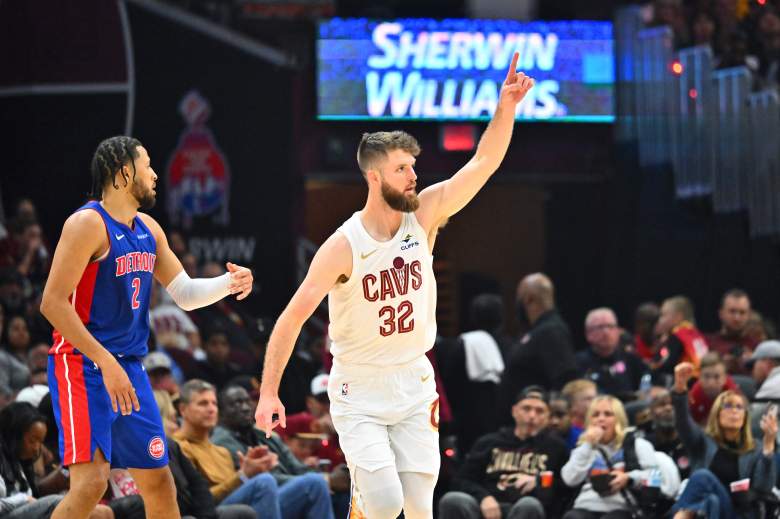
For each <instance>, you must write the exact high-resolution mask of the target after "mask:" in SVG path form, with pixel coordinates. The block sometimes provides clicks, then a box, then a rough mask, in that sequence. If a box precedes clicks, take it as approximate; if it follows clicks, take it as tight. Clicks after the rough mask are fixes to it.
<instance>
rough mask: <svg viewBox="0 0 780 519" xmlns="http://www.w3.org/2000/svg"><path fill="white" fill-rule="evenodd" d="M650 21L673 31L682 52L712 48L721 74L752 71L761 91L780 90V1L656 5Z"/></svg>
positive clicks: (686, 0) (664, 0)
mask: <svg viewBox="0 0 780 519" xmlns="http://www.w3.org/2000/svg"><path fill="white" fill-rule="evenodd" d="M645 19H646V21H647V22H648V24H650V25H667V26H669V27H670V28H671V29H672V31H673V33H674V44H675V46H676V47H677V48H683V47H691V46H695V45H709V46H710V47H711V48H712V50H713V55H714V59H715V63H714V64H715V67H716V68H729V67H741V66H744V67H747V68H748V69H749V70H750V72H751V73H752V75H753V78H754V86H755V87H756V89H761V88H766V87H775V88H776V87H777V86H778V81H780V77H779V76H778V68H779V67H780V2H778V1H777V0H654V1H653V2H652V3H650V4H648V5H647V9H646V10H645Z"/></svg>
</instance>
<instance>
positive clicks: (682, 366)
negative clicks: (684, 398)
mask: <svg viewBox="0 0 780 519" xmlns="http://www.w3.org/2000/svg"><path fill="white" fill-rule="evenodd" d="M692 376H693V364H691V363H690V362H681V363H679V364H677V365H676V366H675V367H674V390H675V391H677V392H678V393H684V392H685V391H688V381H689V380H690V379H691V377H692Z"/></svg>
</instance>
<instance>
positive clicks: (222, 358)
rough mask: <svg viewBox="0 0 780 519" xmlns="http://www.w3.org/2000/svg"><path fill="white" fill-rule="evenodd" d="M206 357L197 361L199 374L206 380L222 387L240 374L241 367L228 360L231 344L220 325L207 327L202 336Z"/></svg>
mask: <svg viewBox="0 0 780 519" xmlns="http://www.w3.org/2000/svg"><path fill="white" fill-rule="evenodd" d="M204 338H205V343H204V349H205V351H206V359H205V360H202V361H199V362H198V363H197V366H198V370H200V372H201V376H202V377H203V379H204V380H206V381H207V382H210V383H211V384H214V386H216V387H217V389H222V388H223V387H224V386H225V385H227V383H228V382H230V381H231V380H233V379H234V378H236V377H237V376H239V375H241V374H242V371H241V368H239V367H238V366H237V365H235V364H233V363H232V362H230V361H229V360H228V358H229V357H230V348H231V344H230V342H228V334H227V333H226V332H225V330H224V329H222V328H220V327H213V328H210V329H207V331H206V334H205V336H204Z"/></svg>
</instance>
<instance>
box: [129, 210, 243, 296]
mask: <svg viewBox="0 0 780 519" xmlns="http://www.w3.org/2000/svg"><path fill="white" fill-rule="evenodd" d="M138 216H139V217H140V218H141V219H142V220H143V222H144V223H145V224H146V226H147V227H149V230H151V231H152V234H153V235H154V239H155V241H156V242H157V260H156V261H155V264H154V278H155V279H156V280H157V281H158V282H159V283H160V284H161V285H162V286H164V287H165V288H166V289H168V291H169V292H172V288H170V287H172V283H174V282H176V283H175V284H174V287H173V288H175V287H176V285H179V286H181V288H180V290H179V291H180V292H182V294H181V295H180V296H179V297H175V296H174V294H171V295H172V296H174V301H176V303H177V304H179V306H181V307H182V308H184V309H185V310H194V309H195V308H200V307H203V306H207V305H209V304H211V303H214V302H216V301H218V300H220V299H222V298H223V297H225V296H226V295H227V294H238V296H237V299H238V300H241V299H244V298H246V297H247V296H248V295H249V294H250V293H251V292H252V281H253V278H252V271H251V270H249V269H248V268H246V267H241V266H239V265H235V264H234V263H230V262H228V263H227V264H226V267H227V269H228V274H227V275H226V277H225V279H224V280H219V278H214V279H211V280H198V279H195V280H193V279H190V278H189V276H187V275H186V273H185V272H184V267H183V266H182V264H181V261H180V260H179V258H177V257H176V254H174V253H173V251H172V250H171V247H170V246H169V245H168V238H167V237H166V236H165V232H163V230H162V227H161V226H160V224H159V223H157V221H156V220H155V219H154V218H152V217H151V216H149V215H148V214H144V213H138ZM193 282H195V286H193V285H192V283H193ZM198 285H200V286H198ZM193 290H194V291H195V292H199V293H196V294H192V293H191V292H192V291H193ZM225 290H226V291H227V293H225ZM183 291H187V292H189V293H184V292H183Z"/></svg>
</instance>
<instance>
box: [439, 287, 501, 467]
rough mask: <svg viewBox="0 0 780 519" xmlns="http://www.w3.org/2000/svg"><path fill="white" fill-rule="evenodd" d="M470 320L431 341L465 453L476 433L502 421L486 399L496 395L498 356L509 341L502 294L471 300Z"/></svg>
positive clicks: (457, 435)
mask: <svg viewBox="0 0 780 519" xmlns="http://www.w3.org/2000/svg"><path fill="white" fill-rule="evenodd" d="M469 322H470V329H471V331H468V332H466V333H463V334H461V335H460V336H458V337H456V338H453V339H440V340H437V343H436V360H437V361H438V365H439V369H440V371H441V375H442V381H443V382H444V386H445V387H446V388H447V396H448V397H449V400H450V402H451V403H452V413H453V417H454V419H455V420H454V429H453V431H452V432H453V434H455V435H456V437H457V442H458V450H459V451H460V452H468V451H469V449H471V446H472V445H473V444H474V442H475V441H476V439H477V438H479V437H480V436H483V435H485V434H487V433H489V432H493V431H495V430H496V429H497V428H498V426H499V424H500V423H501V422H500V419H499V415H498V411H499V409H498V406H486V405H485V402H491V401H492V402H495V401H496V400H497V398H498V396H499V384H500V383H501V376H502V375H503V373H504V359H503V355H504V352H505V351H508V350H509V347H510V345H511V341H510V340H509V339H508V338H507V337H506V336H505V335H504V333H503V323H504V304H503V302H502V300H501V296H498V295H495V294H480V295H478V296H476V297H475V298H474V299H472V300H471V303H470V304H469Z"/></svg>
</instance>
